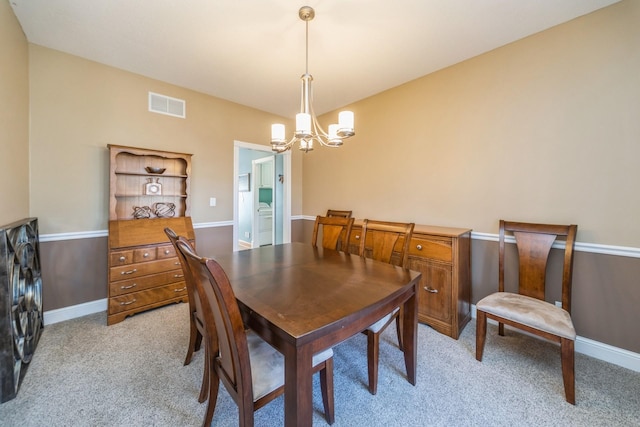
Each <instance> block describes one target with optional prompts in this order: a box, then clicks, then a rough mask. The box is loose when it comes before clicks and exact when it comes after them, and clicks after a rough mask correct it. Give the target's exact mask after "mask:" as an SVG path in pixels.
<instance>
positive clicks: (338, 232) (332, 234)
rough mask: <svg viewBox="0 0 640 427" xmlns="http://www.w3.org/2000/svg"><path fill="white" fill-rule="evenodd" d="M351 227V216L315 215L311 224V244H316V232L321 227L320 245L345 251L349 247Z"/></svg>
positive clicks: (318, 231)
mask: <svg viewBox="0 0 640 427" xmlns="http://www.w3.org/2000/svg"><path fill="white" fill-rule="evenodd" d="M352 227H353V218H344V217H327V216H320V215H318V216H317V217H316V222H315V223H314V225H313V235H312V237H311V244H312V245H313V247H317V246H318V234H319V233H320V229H322V245H321V246H322V247H323V248H326V249H334V250H342V251H347V250H348V248H349V236H350V235H351V228H352Z"/></svg>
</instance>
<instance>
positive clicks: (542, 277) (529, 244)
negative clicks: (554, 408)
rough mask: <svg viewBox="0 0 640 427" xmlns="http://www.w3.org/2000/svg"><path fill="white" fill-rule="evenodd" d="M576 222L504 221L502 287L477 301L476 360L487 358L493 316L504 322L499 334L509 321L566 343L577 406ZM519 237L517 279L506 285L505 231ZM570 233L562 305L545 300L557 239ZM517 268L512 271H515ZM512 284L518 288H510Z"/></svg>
mask: <svg viewBox="0 0 640 427" xmlns="http://www.w3.org/2000/svg"><path fill="white" fill-rule="evenodd" d="M577 231H578V226H576V225H552V224H532V223H523V222H512V221H504V220H500V234H499V249H498V251H499V254H498V292H496V293H493V294H490V295H488V296H486V297H484V298H482V299H481V300H480V301H478V303H477V304H476V309H477V318H476V325H477V329H476V359H477V360H478V361H482V355H483V351H484V344H485V338H486V334H487V318H489V319H493V320H495V321H496V322H498V334H499V335H501V336H503V335H504V325H509V326H512V327H514V328H517V329H521V330H524V331H526V332H528V333H531V334H534V335H537V336H540V337H542V338H545V339H548V340H551V341H553V342H557V343H560V354H561V362H562V363H561V364H562V378H563V382H564V392H565V398H566V400H567V402H569V403H571V404H573V405H575V403H576V401H575V370H574V362H575V359H574V342H575V339H576V331H575V328H574V326H573V322H572V320H571V314H570V313H571V284H572V276H573V253H574V250H573V249H574V246H575V239H576V233H577ZM507 233H509V234H512V235H513V237H514V238H515V242H516V246H517V251H518V262H517V263H516V262H514V263H510V264H508V265H509V267H513V268H515V267H516V266H517V267H518V269H519V270H518V273H517V275H516V274H515V273H514V274H513V275H511V276H507V277H513V278H514V280H513V282H515V281H516V277H517V283H515V284H513V283H511V282H512V281H510V283H508V284H507V285H512V286H505V276H506V273H505V269H506V267H507V262H506V261H505V256H506V250H505V235H506V234H507ZM558 238H564V240H565V244H564V250H563V262H562V276H561V283H562V297H561V298H562V307H557V306H556V305H555V304H553V303H551V302H547V301H545V283H546V279H547V265H548V257H549V253H550V251H551V247H552V245H553V243H554V242H555V241H556V239H558ZM509 271H511V270H509ZM507 287H508V288H509V289H511V290H515V292H508V291H506V290H505V289H506V288H507Z"/></svg>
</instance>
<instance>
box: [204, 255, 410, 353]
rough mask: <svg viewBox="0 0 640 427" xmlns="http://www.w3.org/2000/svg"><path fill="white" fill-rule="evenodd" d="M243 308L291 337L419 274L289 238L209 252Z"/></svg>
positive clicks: (354, 311) (391, 294)
mask: <svg viewBox="0 0 640 427" xmlns="http://www.w3.org/2000/svg"><path fill="white" fill-rule="evenodd" d="M214 259H215V260H216V261H218V262H219V263H220V265H221V266H222V267H223V269H224V270H225V272H226V273H227V275H228V277H229V280H230V282H231V286H232V287H233V290H234V293H235V295H236V298H237V300H238V301H239V303H240V304H241V305H243V306H244V309H245V310H249V311H254V312H256V313H259V314H260V316H261V317H263V318H265V319H267V320H268V321H269V322H270V323H271V324H272V325H273V326H274V327H276V328H277V329H279V330H280V331H281V332H283V333H284V334H286V335H288V336H289V337H292V338H293V339H295V340H300V341H306V339H313V337H312V336H311V335H313V333H314V332H315V331H318V330H325V333H326V330H327V329H331V328H332V327H335V328H339V327H341V326H340V325H341V324H344V323H345V322H346V323H348V322H349V319H350V318H351V317H357V316H358V315H359V313H362V311H363V310H365V311H366V310H367V309H370V308H371V307H375V306H378V305H380V304H384V303H385V302H387V301H390V300H392V299H394V298H397V296H398V295H400V294H403V293H405V292H407V291H408V290H410V289H411V288H412V287H414V286H415V283H416V281H417V280H419V279H420V273H419V272H415V271H411V270H407V269H403V268H400V267H396V266H392V265H390V264H386V263H381V262H377V261H373V260H371V259H365V258H362V257H360V256H357V255H350V254H345V253H343V252H338V251H332V250H327V249H322V248H313V247H312V246H311V245H310V244H303V243H289V244H284V245H275V246H265V247H261V248H256V249H252V250H246V251H239V252H234V253H231V254H227V255H222V256H215V257H214Z"/></svg>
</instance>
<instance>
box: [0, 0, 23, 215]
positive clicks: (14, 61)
mask: <svg viewBox="0 0 640 427" xmlns="http://www.w3.org/2000/svg"><path fill="white" fill-rule="evenodd" d="M0 101H1V102H0V206H1V207H0V226H2V225H4V224H7V223H10V222H14V221H17V220H19V219H22V218H25V217H28V216H29V56H28V44H27V39H26V37H25V36H24V33H23V32H22V28H21V27H20V24H19V23H18V20H17V19H16V17H15V15H14V14H13V10H11V6H10V5H9V2H6V1H0Z"/></svg>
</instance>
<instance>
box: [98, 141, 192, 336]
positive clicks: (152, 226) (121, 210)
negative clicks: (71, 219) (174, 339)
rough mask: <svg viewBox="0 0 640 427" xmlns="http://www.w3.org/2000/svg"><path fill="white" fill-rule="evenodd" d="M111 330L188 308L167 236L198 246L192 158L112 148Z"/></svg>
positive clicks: (152, 151) (110, 185)
mask: <svg viewBox="0 0 640 427" xmlns="http://www.w3.org/2000/svg"><path fill="white" fill-rule="evenodd" d="M108 148H109V153H110V157H109V159H110V161H109V165H110V167H109V239H108V245H109V278H108V283H109V290H108V308H107V324H108V325H112V324H114V323H118V322H121V321H122V320H124V319H125V318H126V317H127V316H131V315H133V314H136V313H139V312H141V311H145V310H149V309H151V308H156V307H160V306H162V305H166V304H169V303H173V302H188V297H187V289H186V287H185V282H184V276H183V273H182V268H181V266H180V262H179V260H178V258H177V255H176V253H175V250H174V249H173V246H172V245H171V243H170V242H169V239H168V238H167V236H166V234H165V233H164V229H165V227H171V228H172V229H173V230H174V231H175V232H176V233H178V235H182V236H186V237H187V238H189V239H190V240H192V241H194V242H195V234H194V232H193V225H192V223H191V217H190V216H189V215H190V199H189V184H190V175H191V154H184V153H172V152H167V151H158V150H148V149H143V148H134V147H125V146H120V145H111V144H110V145H108Z"/></svg>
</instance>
